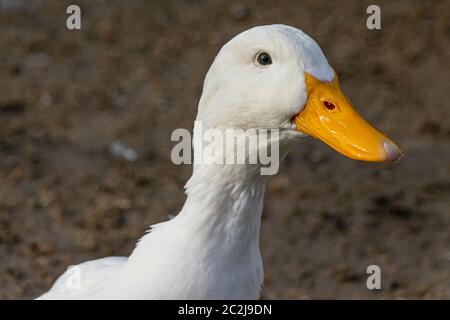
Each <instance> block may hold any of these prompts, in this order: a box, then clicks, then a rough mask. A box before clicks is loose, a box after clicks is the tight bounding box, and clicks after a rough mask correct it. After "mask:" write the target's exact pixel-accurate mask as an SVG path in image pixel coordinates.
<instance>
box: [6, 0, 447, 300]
mask: <svg viewBox="0 0 450 320" xmlns="http://www.w3.org/2000/svg"><path fill="white" fill-rule="evenodd" d="M1 3H2V9H1V26H0V36H1V50H0V68H1V69H0V70H1V78H0V298H20V299H21V298H33V297H36V296H37V295H39V294H41V293H42V292H44V291H45V290H47V289H49V287H50V285H51V284H52V283H53V281H54V280H55V279H56V277H57V276H58V275H60V274H61V273H62V272H63V271H64V269H65V268H66V267H67V266H68V265H70V264H76V263H80V262H82V261H85V260H89V259H95V258H100V257H103V256H109V255H128V254H129V253H130V252H131V250H132V249H133V247H134V245H135V242H136V240H137V239H138V238H139V237H141V236H142V235H143V233H144V231H145V230H146V229H147V228H148V226H149V225H151V224H153V223H156V222H159V221H162V220H165V219H167V216H168V214H173V213H176V212H178V210H179V209H180V208H181V206H182V204H183V201H184V199H185V196H184V193H183V189H182V187H183V185H184V183H185V182H186V180H187V179H188V177H189V176H190V173H191V168H190V166H175V165H173V164H172V162H171V161H170V150H171V147H172V146H173V143H172V142H170V133H171V132H172V131H173V130H174V129H176V128H179V127H184V128H188V129H191V128H192V125H193V120H194V118H195V115H196V109H197V102H198V100H199V97H200V94H201V89H202V81H203V78H204V76H205V73H206V71H207V69H208V67H209V65H210V63H211V62H212V60H213V58H214V56H215V55H216V53H217V52H218V50H219V49H220V47H221V46H222V45H223V44H224V43H225V42H226V41H228V40H229V39H230V38H231V37H232V36H234V35H235V34H237V33H239V32H241V31H243V30H245V29H248V28H249V27H252V26H255V25H261V24H271V23H284V24H289V25H293V26H296V27H299V28H301V29H303V30H304V31H305V32H307V33H308V34H310V35H311V36H312V37H313V38H314V39H315V40H316V41H317V42H318V43H319V45H320V46H321V47H322V49H323V50H324V52H325V54H326V56H327V57H328V59H329V61H330V63H331V65H332V66H334V68H335V69H336V70H337V72H338V74H339V75H340V79H341V83H342V86H343V87H344V90H345V91H346V92H347V93H348V95H349V96H350V97H351V99H352V100H353V102H354V103H355V104H356V105H357V106H358V108H359V111H360V112H361V113H362V114H363V115H364V116H365V117H366V118H367V119H368V120H369V121H370V122H371V123H373V124H375V125H376V126H377V127H378V128H379V129H381V130H382V131H384V132H386V133H388V134H389V136H390V137H391V138H393V140H394V141H396V142H397V143H398V144H399V145H400V146H401V147H402V148H403V149H404V151H405V153H406V156H405V157H404V158H403V159H402V160H401V161H400V162H399V163H397V164H394V165H385V164H371V163H361V162H356V161H352V160H349V159H347V158H344V157H343V156H341V155H339V154H337V153H336V152H334V151H332V150H330V149H329V148H328V147H326V146H325V145H323V144H322V143H320V142H318V141H313V140H309V139H306V140H305V141H304V143H303V144H300V145H299V146H298V147H297V148H296V149H295V150H294V152H292V153H291V154H290V155H289V156H288V158H287V160H286V161H285V163H284V165H283V167H282V169H281V172H280V173H279V174H278V175H277V176H276V177H274V178H273V180H272V182H271V184H270V186H269V189H268V192H267V193H266V202H265V208H264V214H263V223H262V226H263V230H262V239H261V249H262V254H263V259H264V263H265V274H266V280H265V287H264V291H263V298H365V299H366V298H369V299H381V298H450V232H449V228H450V212H449V211H450V194H449V193H450V173H449V172H450V170H449V169H450V163H449V156H450V148H449V142H450V117H449V116H450V114H449V113H450V108H449V101H450V96H449V80H450V79H449V52H450V42H449V38H450V26H449V21H450V19H449V12H450V2H449V1H378V0H377V1H375V3H376V4H378V5H379V6H380V7H381V12H382V30H380V31H370V30H368V29H367V28H366V18H367V16H368V15H367V14H366V13H365V12H366V8H367V6H368V5H370V4H372V3H374V1H338V2H337V1H336V2H335V1H297V0H294V1H207V2H206V1H192V0H191V1H134V0H133V1H31V0H30V1H21V0H17V1H13V0H1ZM73 3H76V4H78V5H80V7H81V10H82V30H81V31H69V30H67V29H66V26H65V21H66V18H67V15H66V13H65V10H66V7H67V6H68V5H69V4H73ZM115 141H116V142H117V141H119V142H120V143H122V144H124V145H126V146H128V147H129V148H132V149H134V150H135V151H136V152H137V154H138V158H137V160H136V161H134V162H130V161H126V160H124V159H121V158H120V157H116V156H114V155H113V154H111V151H110V147H111V144H112V143H113V142H115ZM370 264H378V265H379V266H380V267H381V270H382V287H383V288H382V290H381V291H375V292H374V291H369V290H368V289H367V288H366V285H365V283H366V277H367V275H366V273H365V272H366V268H367V266H368V265H370Z"/></svg>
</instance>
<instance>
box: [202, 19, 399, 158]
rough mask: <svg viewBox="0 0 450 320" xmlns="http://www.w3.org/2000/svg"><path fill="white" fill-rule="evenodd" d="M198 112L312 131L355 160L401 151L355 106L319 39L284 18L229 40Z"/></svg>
mask: <svg viewBox="0 0 450 320" xmlns="http://www.w3.org/2000/svg"><path fill="white" fill-rule="evenodd" d="M197 120H200V121H202V123H203V124H204V125H205V126H206V127H208V128H218V127H222V128H240V129H249V128H270V129H280V131H281V132H283V133H284V135H283V136H285V137H289V139H291V140H292V137H295V138H297V137H304V136H312V137H314V138H317V139H319V140H321V141H323V142H324V143H326V144H327V145H329V146H330V147H332V148H333V149H335V150H336V151H338V152H340V153H342V154H343V155H345V156H347V157H350V158H352V159H357V160H364V161H375V162H384V161H386V162H393V161H396V160H398V159H399V158H400V157H401V155H402V153H401V151H400V149H399V148H398V147H397V145H396V144H395V143H394V142H392V140H390V139H389V138H388V137H386V136H385V135H384V134H382V133H381V132H380V131H378V130H377V129H375V128H374V127H372V126H371V125H370V124H368V123H367V122H366V121H365V120H364V119H363V118H362V117H361V116H360V115H359V114H358V113H357V112H356V111H355V108H354V106H353V105H352V103H351V101H350V100H349V98H348V97H347V96H346V95H345V94H344V93H343V91H342V90H341V88H340V85H339V81H338V76H337V74H336V73H335V71H334V70H333V68H332V67H331V66H330V65H329V63H328V61H327V59H326V57H325V56H324V54H323V52H322V50H321V48H320V47H319V45H318V44H317V43H316V42H315V41H314V40H313V39H312V38H311V37H309V36H308V35H307V34H305V33H304V32H302V31H301V30H299V29H296V28H293V27H289V26H285V25H269V26H259V27H255V28H252V29H249V30H247V31H245V32H243V33H241V34H239V35H237V36H236V37H234V38H233V39H232V40H230V41H229V42H228V43H227V44H225V45H224V46H223V48H222V49H221V50H220V52H219V54H218V55H217V57H216V58H215V60H214V62H213V64H212V66H211V68H210V70H209V71H208V74H207V76H206V78H205V83H204V88H203V94H202V97H201V99H200V103H199V110H198V116H197ZM294 140H295V139H294Z"/></svg>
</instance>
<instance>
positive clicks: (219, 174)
mask: <svg viewBox="0 0 450 320" xmlns="http://www.w3.org/2000/svg"><path fill="white" fill-rule="evenodd" d="M267 181H268V178H267V176H261V175H260V174H259V170H258V168H257V166H250V165H198V166H196V167H195V168H194V174H193V175H192V177H191V178H190V180H189V181H188V183H187V184H186V194H187V199H186V202H185V204H184V207H183V209H182V211H181V212H180V214H179V216H178V217H177V218H178V219H179V220H180V222H183V223H185V225H186V227H188V228H192V229H193V230H191V231H194V232H196V234H202V235H203V236H205V237H207V238H208V239H210V240H212V239H215V240H217V241H219V242H223V243H227V245H231V246H244V247H245V245H250V246H251V247H254V246H255V245H256V247H257V248H259V246H258V242H259V229H260V223H261V213H262V208H263V198H264V192H265V188H266V184H267Z"/></svg>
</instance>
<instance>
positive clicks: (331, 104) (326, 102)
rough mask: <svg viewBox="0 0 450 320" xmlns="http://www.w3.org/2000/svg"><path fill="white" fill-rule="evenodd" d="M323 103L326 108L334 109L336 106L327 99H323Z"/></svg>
mask: <svg viewBox="0 0 450 320" xmlns="http://www.w3.org/2000/svg"><path fill="white" fill-rule="evenodd" d="M323 105H324V106H325V108H327V109H328V110H334V109H336V106H335V105H334V104H333V103H331V102H329V101H324V102H323Z"/></svg>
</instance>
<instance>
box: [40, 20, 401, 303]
mask: <svg viewBox="0 0 450 320" xmlns="http://www.w3.org/2000/svg"><path fill="white" fill-rule="evenodd" d="M197 120H200V121H202V124H203V127H204V129H205V128H242V129H248V128H275V129H280V135H279V142H280V145H281V156H283V155H285V154H286V152H287V151H288V150H289V148H290V147H291V146H292V145H294V144H295V143H296V142H298V141H299V140H301V139H300V138H301V137H304V136H306V135H310V136H313V137H316V138H318V139H320V140H322V141H324V142H325V143H327V144H328V145H330V146H331V147H332V148H334V149H336V150H337V151H339V152H341V153H343V154H345V155H346V156H349V157H350V158H353V159H359V160H366V161H395V160H397V159H399V158H400V156H401V152H400V150H399V149H398V147H397V146H396V145H395V144H394V143H393V142H392V141H391V140H389V139H388V138H387V137H385V136H384V135H383V134H381V133H379V132H378V131H377V130H376V129H374V128H372V127H371V126H370V125H369V124H367V123H366V122H365V121H364V120H363V119H362V118H361V117H359V115H358V114H357V113H356V112H355V110H354V109H353V107H352V105H351V102H350V101H349V100H348V98H347V97H346V96H345V95H344V94H343V92H342V91H341V90H340V87H339V83H338V79H337V76H336V74H335V73H334V71H333V69H332V68H331V67H330V65H329V64H328V61H327V59H326V58H325V56H324V54H323V53H322V50H321V49H320V47H319V46H318V45H317V43H316V42H315V41H314V40H313V39H312V38H310V37H309V36H308V35H306V34H305V33H304V32H302V31H301V30H299V29H296V28H293V27H289V26H285V25H269V26H259V27H255V28H252V29H250V30H247V31H245V32H243V33H241V34H239V35H237V36H236V37H235V38H233V39H232V40H231V41H229V42H228V43H227V44H226V45H225V46H224V47H223V48H222V49H221V50H220V52H219V54H218V55H217V57H216V58H215V60H214V62H213V64H212V66H211V68H210V70H209V71H208V74H207V76H206V79H205V82H204V87H203V93H202V97H201V99H200V103H199V110H198V115H197ZM195 134H197V135H198V134H199V133H198V130H197V128H195V129H194V135H195ZM196 148H198V145H196V144H195V143H194V150H195V149H196ZM258 168H259V165H245V164H242V165H206V164H196V165H195V166H194V172H193V175H192V177H191V178H190V180H189V181H188V182H187V184H186V194H187V199H186V202H185V204H184V206H183V208H182V210H181V212H180V213H179V214H178V215H177V216H176V217H175V218H173V219H172V220H170V221H166V222H163V223H159V224H156V225H153V226H152V227H151V232H149V233H148V234H146V235H144V236H143V237H142V238H141V240H140V241H139V242H138V245H137V247H136V248H135V250H134V251H133V253H132V254H131V255H130V256H129V257H128V258H127V257H108V258H103V259H98V260H93V261H88V262H84V263H81V264H79V265H78V266H77V267H78V268H77V269H72V270H70V269H69V270H68V271H66V272H65V273H64V274H63V275H61V276H60V277H59V278H58V280H57V281H56V282H55V284H54V285H53V287H52V288H51V289H50V290H49V291H48V292H47V293H45V294H43V295H42V296H40V297H39V299H258V298H259V296H260V291H261V287H262V283H263V264H262V260H261V255H260V251H259V230H260V222H261V213H262V208H263V197H264V191H265V188H266V184H267V183H268V181H269V179H268V177H267V176H262V175H260V171H259V170H256V169H258ZM75 272H77V273H75ZM74 276H79V280H80V283H79V286H73V285H72V286H70V285H69V284H70V283H71V281H72V279H71V277H74Z"/></svg>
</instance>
